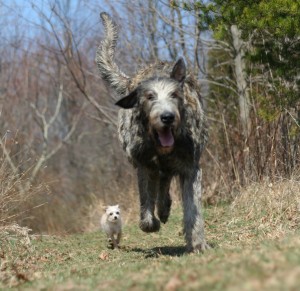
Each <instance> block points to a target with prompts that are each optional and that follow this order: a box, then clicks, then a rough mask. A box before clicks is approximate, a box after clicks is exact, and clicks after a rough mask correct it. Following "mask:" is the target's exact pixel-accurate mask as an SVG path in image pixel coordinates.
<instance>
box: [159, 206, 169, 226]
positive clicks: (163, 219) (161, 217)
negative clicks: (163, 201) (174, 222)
mask: <svg viewBox="0 0 300 291" xmlns="http://www.w3.org/2000/svg"><path fill="white" fill-rule="evenodd" d="M157 215H158V217H159V220H160V221H161V222H162V223H166V222H167V221H168V219H169V216H170V209H168V210H167V211H166V210H165V209H164V210H162V211H158V213H157Z"/></svg>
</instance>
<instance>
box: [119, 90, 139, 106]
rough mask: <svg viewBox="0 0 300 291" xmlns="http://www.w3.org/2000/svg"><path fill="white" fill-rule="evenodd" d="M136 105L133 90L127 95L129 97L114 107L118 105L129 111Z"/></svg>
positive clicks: (135, 93)
mask: <svg viewBox="0 0 300 291" xmlns="http://www.w3.org/2000/svg"><path fill="white" fill-rule="evenodd" d="M136 103H137V91H136V90H134V91H132V92H131V93H129V95H127V96H125V97H123V98H122V99H120V100H119V101H118V102H117V103H116V105H118V106H120V107H122V108H124V109H130V108H133V107H134V105H135V104H136Z"/></svg>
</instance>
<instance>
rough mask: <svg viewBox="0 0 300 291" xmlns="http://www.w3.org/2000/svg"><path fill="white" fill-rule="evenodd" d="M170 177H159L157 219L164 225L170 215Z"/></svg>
mask: <svg viewBox="0 0 300 291" xmlns="http://www.w3.org/2000/svg"><path fill="white" fill-rule="evenodd" d="M171 180H172V176H168V175H164V174H161V175H160V180H159V191H158V196H157V201H156V205H157V214H158V217H159V220H160V221H161V222H162V223H166V222H167V221H168V218H169V215H170V209H171V204H172V200H171V197H170V192H169V190H170V184H171Z"/></svg>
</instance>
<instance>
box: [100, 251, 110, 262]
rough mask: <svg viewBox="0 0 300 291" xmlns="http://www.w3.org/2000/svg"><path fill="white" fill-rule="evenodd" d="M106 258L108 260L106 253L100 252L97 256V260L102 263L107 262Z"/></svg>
mask: <svg viewBox="0 0 300 291" xmlns="http://www.w3.org/2000/svg"><path fill="white" fill-rule="evenodd" d="M108 258H109V254H108V253H107V252H102V253H101V254H100V255H99V259H100V260H102V261H106V260H108Z"/></svg>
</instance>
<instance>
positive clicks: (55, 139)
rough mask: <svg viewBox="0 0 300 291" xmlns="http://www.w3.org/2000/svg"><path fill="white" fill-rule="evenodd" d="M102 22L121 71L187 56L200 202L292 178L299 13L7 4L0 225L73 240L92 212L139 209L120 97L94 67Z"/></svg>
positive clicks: (298, 113)
mask: <svg viewBox="0 0 300 291" xmlns="http://www.w3.org/2000/svg"><path fill="white" fill-rule="evenodd" d="M101 11H106V12H108V13H109V14H111V16H112V17H113V19H114V20H115V22H116V23H117V24H118V25H119V27H120V37H119V41H118V45H117V50H116V62H117V63H118V65H119V66H120V67H121V68H122V70H123V71H125V72H126V73H128V74H129V75H130V74H133V73H134V71H136V70H137V69H138V68H141V67H143V66H145V65H146V64H148V63H151V62H153V61H155V60H158V59H159V60H168V61H175V60H176V59H177V58H178V57H179V56H184V58H185V60H186V62H187V65H188V68H189V70H190V71H191V72H193V73H194V74H195V75H196V76H197V77H198V79H199V83H200V85H201V95H202V98H203V103H204V106H205V111H206V113H207V117H208V122H209V135H210V138H209V144H208V146H207V149H206V150H205V152H204V154H203V156H202V160H201V164H202V167H203V173H204V181H203V183H204V194H203V198H204V202H205V203H207V204H214V203H218V202H220V201H230V200H231V199H232V198H233V197H235V196H236V195H238V193H239V189H241V187H244V186H247V185H249V184H251V182H259V181H262V180H268V179H269V180H270V181H272V180H276V179H277V178H279V177H280V178H285V177H286V178H289V177H290V176H291V175H293V174H294V173H295V171H297V168H299V143H300V134H299V133H300V110H299V109H300V108H299V99H300V96H299V83H300V69H299V68H300V61H299V60H300V4H299V1H295V0H272V1H268V0H260V1H259V0H252V1H234V0H222V1H221V0H220V1H219V0H218V1H167V0H131V1H121V0H120V1H109V0H107V1H106V0H101V1H100V0H98V1H96V0H76V1H68V0H65V1H58V0H47V1H43V0H40V1H30V0H28V1H8V0H7V1H4V0H2V1H0V25H1V30H0V39H1V41H0V106H1V116H0V130H1V132H0V133H1V139H0V140H1V142H0V148H1V167H0V177H1V182H0V184H1V185H0V188H1V191H0V205H1V206H0V211H1V214H0V224H3V223H7V222H8V221H12V220H18V221H19V222H20V223H21V224H24V225H29V226H30V227H31V228H33V230H34V231H37V232H74V231H81V230H83V229H84V227H85V225H84V224H85V223H86V220H85V217H86V216H88V215H89V212H90V211H91V207H93V205H94V204H95V203H98V202H99V201H100V202H101V203H102V204H103V205H104V204H106V203H110V204H112V203H116V202H118V203H120V204H121V206H122V207H123V208H124V210H126V211H130V208H132V207H135V205H136V200H137V199H138V198H137V195H136V192H137V191H136V185H135V184H136V183H135V182H136V181H135V171H134V170H133V169H132V167H131V166H130V165H129V163H128V162H127V160H126V157H125V155H124V153H123V152H122V150H121V147H120V146H119V143H118V139H117V129H116V123H117V110H118V108H116V107H115V106H114V102H115V101H116V100H117V98H118V96H116V95H115V94H114V92H110V91H109V90H108V89H107V87H106V86H105V84H104V83H103V82H102V80H101V79H100V77H99V75H98V73H97V68H96V65H95V61H94V58H95V51H96V49H97V46H98V45H99V43H100V41H101V39H102V37H103V33H104V30H103V25H102V24H101V23H100V19H99V13H100V12H101ZM25 197H30V199H27V198H26V199H25Z"/></svg>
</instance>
